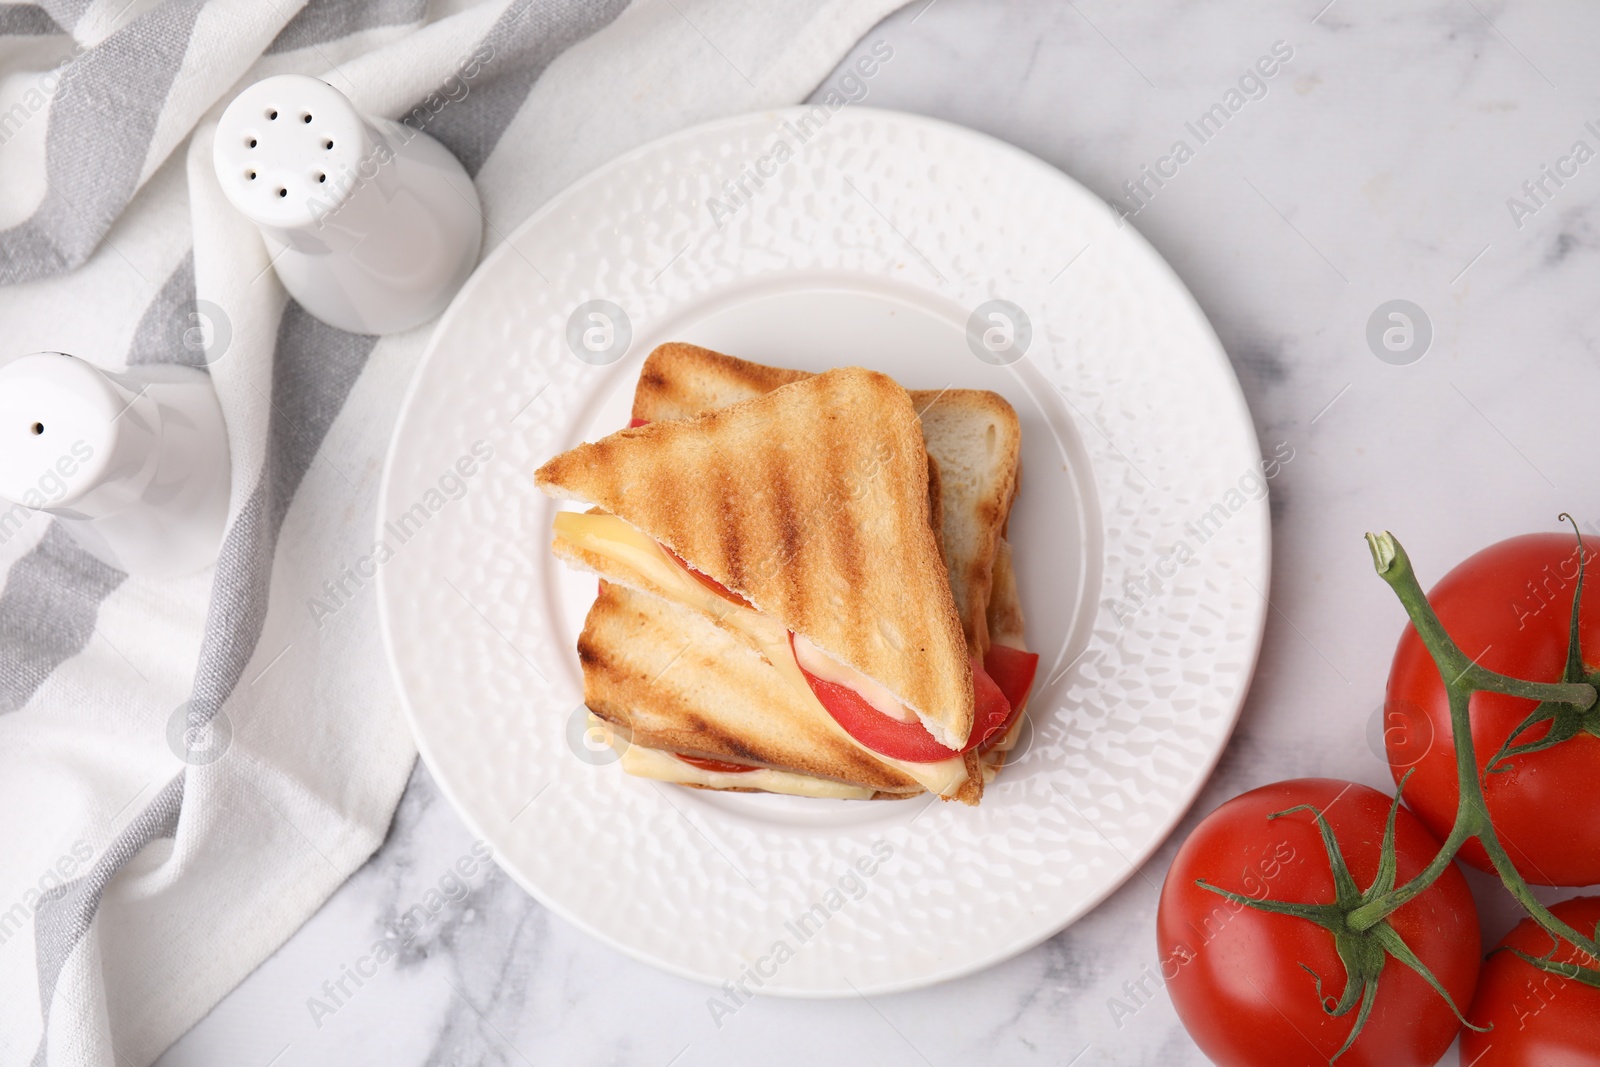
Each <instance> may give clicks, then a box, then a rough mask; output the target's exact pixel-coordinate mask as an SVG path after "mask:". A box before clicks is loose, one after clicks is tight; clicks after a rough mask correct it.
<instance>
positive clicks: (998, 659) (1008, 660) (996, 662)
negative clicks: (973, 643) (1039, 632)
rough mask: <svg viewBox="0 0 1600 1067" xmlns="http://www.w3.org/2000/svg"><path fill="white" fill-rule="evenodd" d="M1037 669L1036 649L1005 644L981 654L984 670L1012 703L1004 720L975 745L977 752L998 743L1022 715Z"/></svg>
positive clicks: (1009, 702) (990, 647) (991, 647)
mask: <svg viewBox="0 0 1600 1067" xmlns="http://www.w3.org/2000/svg"><path fill="white" fill-rule="evenodd" d="M1038 670H1039V655H1038V653H1036V652H1024V651H1022V650H1021V649H1019V648H1011V647H1009V646H1006V645H990V646H989V651H988V653H986V654H985V655H984V657H983V672H984V673H985V674H987V675H988V676H989V677H990V678H992V679H994V684H995V685H997V686H999V687H1000V692H1001V693H1002V694H1003V695H1004V696H1005V698H1006V703H1007V704H1009V705H1011V714H1010V715H1008V716H1006V721H1005V724H1004V725H1003V726H1001V727H1000V729H998V730H996V731H994V732H993V733H992V734H990V735H989V736H988V737H987V738H985V739H984V740H983V741H982V742H981V743H980V744H979V745H978V751H979V752H987V751H989V749H991V748H993V747H994V746H995V745H998V744H999V743H1000V742H1001V741H1002V740H1004V739H1005V736H1006V734H1007V733H1008V732H1010V730H1011V727H1012V726H1013V725H1014V724H1015V723H1016V721H1017V719H1018V718H1020V717H1021V715H1022V710H1023V708H1025V707H1027V704H1028V694H1029V693H1030V692H1031V691H1032V690H1033V676H1034V674H1036V673H1037V672H1038ZM969 747H970V746H969Z"/></svg>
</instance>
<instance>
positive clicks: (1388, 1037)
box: [1157, 778, 1479, 1067]
mask: <svg viewBox="0 0 1600 1067" xmlns="http://www.w3.org/2000/svg"><path fill="white" fill-rule="evenodd" d="M1391 803H1392V801H1391V799H1390V798H1389V797H1386V796H1384V795H1383V794H1382V793H1380V792H1378V791H1377V790H1375V789H1370V788H1368V787H1366V786H1364V785H1357V784H1355V783H1352V782H1341V781H1334V780H1329V779H1319V778H1307V779H1300V780H1296V781H1289V782H1280V783H1278V784H1276V785H1269V786H1265V787H1263V788H1260V789H1256V790H1253V791H1252V792H1249V793H1245V794H1244V795H1243V796H1239V797H1235V798H1234V799H1233V800H1230V801H1228V802H1227V803H1226V804H1224V805H1222V806H1221V807H1220V808H1218V809H1217V810H1216V811H1214V812H1212V813H1211V814H1210V815H1208V816H1207V817H1206V818H1205V819H1204V820H1203V821H1202V822H1201V823H1200V825H1199V826H1198V827H1196V828H1195V831H1194V832H1193V833H1192V834H1190V836H1189V839H1188V840H1187V841H1185V842H1184V844H1183V847H1182V848H1181V849H1179V850H1178V855H1177V857H1176V858H1175V859H1174V860H1173V863H1172V868H1171V870H1170V871H1169V872H1168V874H1167V881H1166V884H1165V885H1164V886H1163V887H1162V890H1161V903H1160V908H1159V912H1158V916H1157V938H1158V942H1159V944H1158V947H1159V950H1160V954H1161V973H1162V977H1163V978H1165V979H1166V982H1167V989H1168V992H1169V993H1170V994H1171V997H1172V1003H1173V1005H1174V1006H1175V1007H1176V1008H1177V1011H1178V1016H1179V1018H1181V1019H1182V1020H1183V1024H1184V1026H1185V1027H1186V1028H1187V1029H1188V1031H1189V1033H1190V1035H1191V1036H1193V1038H1194V1040H1195V1042H1196V1043H1197V1044H1198V1045H1199V1046H1200V1048H1201V1050H1202V1051H1204V1052H1205V1054H1206V1055H1207V1056H1209V1057H1210V1058H1211V1059H1212V1061H1213V1062H1215V1063H1217V1064H1219V1065H1220V1067H1301V1065H1304V1067H1327V1064H1328V1062H1329V1060H1330V1058H1332V1057H1333V1056H1334V1055H1335V1054H1336V1053H1338V1052H1339V1049H1340V1048H1341V1047H1342V1046H1343V1045H1344V1043H1345V1041H1346V1039H1347V1038H1348V1037H1349V1035H1350V1033H1351V1029H1352V1027H1353V1026H1354V1025H1355V1022H1356V1018H1357V1013H1356V1012H1355V1011H1351V1012H1349V1013H1348V1014H1345V1015H1342V1016H1337V1017H1336V1016H1333V1015H1331V1014H1329V1012H1328V1010H1327V1008H1326V1007H1325V1005H1324V999H1326V1000H1327V1005H1328V1006H1331V1005H1333V1004H1335V1003H1336V1002H1337V1001H1338V999H1339V998H1340V997H1341V995H1342V994H1343V992H1344V988H1345V984H1346V977H1347V976H1346V972H1345V968H1344V964H1343V963H1342V961H1341V960H1340V957H1339V954H1338V952H1337V949H1336V946H1335V940H1334V936H1333V934H1332V933H1330V932H1329V931H1328V930H1327V929H1325V928H1323V927H1322V926H1319V925H1317V924H1316V923H1315V922H1312V921H1309V920H1307V919H1304V918H1301V917H1298V916H1292V915H1280V914H1270V913H1267V912H1263V911H1258V910H1256V909H1255V908H1252V907H1248V906H1246V905H1244V904H1242V903H1238V902H1234V901H1229V900H1227V899H1225V898H1223V897H1221V896H1218V895H1217V894H1216V893H1213V892H1211V891H1209V890H1207V889H1205V888H1202V887H1201V886H1199V885H1197V884H1196V882H1197V880H1204V881H1206V882H1207V883H1209V884H1210V885H1213V886H1216V887H1218V888H1221V889H1226V890H1230V891H1232V892H1234V893H1236V894H1242V895H1244V896H1248V897H1250V898H1252V899H1254V900H1256V901H1262V900H1274V901H1288V902H1293V903H1310V904H1333V903H1335V902H1336V897H1335V881H1334V875H1333V870H1332V866H1331V863H1330V860H1329V856H1328V852H1327V850H1326V849H1325V847H1324V845H1323V842H1322V837H1321V834H1320V831H1319V829H1318V826H1317V822H1316V819H1315V818H1314V817H1313V815H1312V814H1311V813H1310V812H1296V813H1294V814H1289V815H1284V816H1282V817H1281V818H1277V819H1273V820H1269V819H1268V816H1269V815H1273V814H1274V813H1277V812H1282V811H1285V810H1287V809H1289V808H1293V807H1296V806H1298V805H1302V804H1303V805H1309V806H1310V807H1311V808H1313V809H1314V810H1316V811H1319V812H1321V813H1322V814H1323V818H1324V819H1325V820H1326V821H1327V823H1328V825H1329V826H1330V827H1331V828H1332V830H1333V833H1334V836H1335V837H1336V839H1337V840H1338V843H1339V846H1340V852H1341V853H1342V855H1343V857H1344V860H1345V863H1346V864H1347V866H1348V868H1349V871H1350V874H1351V875H1352V877H1353V878H1354V880H1355V882H1356V884H1357V885H1358V887H1359V888H1360V889H1362V890H1365V889H1367V888H1368V887H1369V886H1370V885H1372V883H1373V882H1374V880H1375V879H1376V877H1377V874H1378V867H1379V858H1380V853H1381V848H1382V843H1383V837H1384V828H1385V823H1386V820H1387V818H1388V814H1389V810H1390V806H1391ZM1439 848H1440V845H1439V842H1438V841H1437V840H1436V839H1435V838H1434V837H1433V835H1432V834H1430V833H1429V832H1428V830H1427V828H1426V827H1425V826H1423V825H1422V823H1421V822H1419V821H1418V820H1417V819H1416V818H1415V817H1413V816H1412V815H1411V814H1410V812H1408V811H1406V810H1405V809H1404V808H1402V809H1400V811H1399V812H1398V817H1397V819H1396V823H1395V855H1396V864H1397V874H1398V878H1399V881H1400V883H1401V884H1403V883H1405V882H1406V881H1408V880H1409V879H1411V878H1412V877H1413V876H1415V875H1416V874H1417V873H1418V872H1419V871H1421V870H1422V868H1424V867H1425V866H1427V864H1428V863H1429V861H1431V860H1432V859H1433V858H1434V857H1435V856H1436V855H1437V854H1438V852H1439ZM1387 921H1388V924H1389V926H1390V927H1392V928H1393V930H1394V932H1395V933H1397V934H1399V936H1400V938H1401V939H1402V940H1403V941H1404V942H1405V943H1406V945H1408V946H1409V947H1410V948H1411V950H1412V951H1413V952H1415V954H1416V956H1417V957H1418V958H1419V959H1420V960H1421V962H1422V963H1423V964H1424V965H1426V966H1427V967H1428V968H1429V970H1431V971H1432V973H1433V974H1434V976H1435V977H1436V978H1437V979H1438V980H1439V982H1440V983H1441V984H1442V985H1443V987H1444V988H1445V990H1446V991H1447V992H1448V993H1449V994H1450V997H1451V999H1452V1000H1453V1001H1454V1003H1455V1005H1456V1006H1457V1007H1459V1008H1461V1009H1462V1010H1465V1008H1466V1006H1467V1004H1468V1003H1469V1002H1470V1001H1471V999H1472V991H1473V987H1474V986H1475V984H1476V982H1477V978H1478V966H1479V955H1478V954H1479V938H1478V917H1477V912H1476V910H1475V909H1474V907H1473V902H1472V895H1471V893H1470V892H1469V891H1468V889H1467V883H1466V879H1465V878H1463V877H1462V875H1461V872H1460V871H1459V870H1457V869H1456V868H1455V867H1454V866H1453V865H1452V866H1451V867H1449V868H1448V869H1447V870H1446V871H1445V872H1444V875H1443V876H1442V877H1440V878H1439V880H1438V881H1437V882H1435V883H1433V885H1431V886H1429V887H1428V889H1427V890H1426V891H1425V892H1423V893H1422V894H1421V895H1420V896H1418V897H1417V898H1416V899H1415V900H1413V901H1411V902H1410V903H1408V904H1406V905H1405V906H1403V907H1401V908H1400V909H1399V910H1397V911H1395V912H1394V913H1393V914H1392V915H1390V916H1389V918H1388V920H1387ZM1319 976H1320V979H1321V995H1320V996H1319V994H1318V988H1317V982H1318V977H1319ZM1459 1025H1460V1024H1459V1023H1458V1021H1457V1018H1456V1014H1455V1011H1454V1010H1453V1009H1452V1007H1451V1006H1450V1004H1449V1003H1447V1002H1446V1001H1445V1000H1444V998H1442V997H1441V996H1440V995H1439V994H1438V993H1437V992H1435V991H1434V990H1433V989H1432V988H1431V987H1430V986H1429V985H1428V984H1427V982H1426V981H1425V980H1424V979H1423V978H1422V977H1421V976H1420V975H1419V974H1417V972H1416V971H1414V970H1412V969H1411V968H1409V967H1407V966H1405V965H1404V964H1402V963H1401V962H1399V961H1398V960H1396V959H1393V958H1386V959H1385V962H1384V964H1383V969H1382V971H1381V974H1380V976H1379V979H1378V983H1377V992H1376V999H1375V1000H1374V1002H1373V1008H1372V1013H1371V1015H1370V1017H1369V1018H1368V1019H1367V1022H1366V1025H1365V1027H1364V1028H1363V1029H1362V1031H1361V1034H1360V1036H1359V1037H1358V1038H1357V1039H1356V1041H1355V1043H1354V1044H1353V1045H1351V1046H1350V1048H1349V1049H1348V1050H1347V1051H1346V1052H1345V1053H1344V1054H1343V1056H1341V1057H1340V1058H1339V1060H1338V1063H1339V1065H1341V1067H1425V1065H1428V1064H1433V1063H1435V1062H1437V1061H1438V1059H1439V1058H1440V1057H1441V1056H1443V1055H1444V1053H1445V1052H1446V1050H1447V1049H1449V1047H1450V1043H1451V1042H1452V1041H1453V1040H1455V1036H1456V1031H1457V1030H1458V1029H1459Z"/></svg>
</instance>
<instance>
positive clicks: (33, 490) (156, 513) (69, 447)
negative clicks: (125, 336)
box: [0, 352, 231, 578]
mask: <svg viewBox="0 0 1600 1067" xmlns="http://www.w3.org/2000/svg"><path fill="white" fill-rule="evenodd" d="M230 481H231V469H230V466H229V453H228V434H227V428H226V426H225V424H224V423H223V419H222V409H221V407H220V406H219V405H218V403H217V396H216V392H215V390H214V389H213V388H212V386H211V381H210V377H209V376H208V375H207V374H206V373H205V372H203V371H200V370H197V369H195V368H193V367H184V366H148V367H138V368H132V369H130V370H129V371H127V372H125V373H120V374H114V373H110V372H107V371H102V370H100V369H98V368H96V367H95V366H93V365H92V364H90V363H87V362H85V361H84V360H81V359H78V358H76V357H75V356H69V355H66V354H65V353H62V352H35V353H33V354H32V355H27V356H20V357H13V358H11V359H9V360H6V359H0V504H3V503H4V502H7V501H9V502H10V504H11V505H21V506H22V507H24V508H28V509H31V510H34V511H42V512H46V513H48V514H50V515H54V516H56V517H57V518H59V519H61V520H62V522H63V524H64V525H65V526H66V528H67V529H68V530H69V531H70V532H71V533H72V535H73V537H74V538H75V539H76V540H77V541H78V542H79V543H80V544H82V545H83V546H84V547H85V548H86V549H88V550H89V551H90V552H92V553H93V554H94V555H96V556H98V557H99V558H100V559H102V560H104V561H105V562H107V563H109V564H111V565H112V566H114V567H118V568H120V569H122V570H124V571H126V572H128V573H129V574H132V575H137V576H141V577H152V578H171V577H180V576H182V575H185V574H191V573H193V572H195V571H198V570H201V569H202V568H204V567H207V566H209V565H210V564H211V563H212V562H213V561H215V559H216V558H217V551H218V549H219V548H220V547H221V544H222V535H223V528H224V527H225V525H226V523H227V518H228V491H229V487H230Z"/></svg>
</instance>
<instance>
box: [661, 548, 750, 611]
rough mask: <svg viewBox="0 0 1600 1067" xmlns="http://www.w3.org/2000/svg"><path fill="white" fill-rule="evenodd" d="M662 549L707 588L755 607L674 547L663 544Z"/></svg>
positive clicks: (730, 599) (747, 605)
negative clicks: (679, 553) (693, 563)
mask: <svg viewBox="0 0 1600 1067" xmlns="http://www.w3.org/2000/svg"><path fill="white" fill-rule="evenodd" d="M657 543H658V544H659V542H657ZM661 551H663V552H665V553H666V554H667V555H668V556H669V557H670V558H671V559H672V561H673V562H674V563H676V564H677V565H678V566H680V567H682V568H683V569H684V570H686V571H688V572H689V573H690V574H691V575H693V576H694V577H695V578H696V579H697V580H699V582H700V584H701V585H703V586H705V587H706V588H707V589H709V590H711V591H712V592H713V593H715V594H717V595H718V596H720V597H721V598H722V599H724V600H727V601H731V602H733V603H735V604H738V605H739V606H740V607H741V608H753V607H755V605H754V604H752V603H750V601H748V600H746V599H745V598H744V597H742V596H740V595H739V594H738V593H735V592H734V591H733V590H732V589H729V588H728V587H727V586H725V585H723V584H722V583H721V582H719V581H717V580H716V579H715V578H713V577H711V576H710V575H709V574H701V573H700V572H699V571H697V570H695V569H694V568H693V567H691V566H690V565H689V561H688V560H686V559H684V558H683V557H682V556H680V555H678V554H677V553H676V552H674V551H672V549H670V548H668V547H667V546H666V545H662V546H661Z"/></svg>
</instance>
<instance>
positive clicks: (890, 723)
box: [789, 634, 1011, 763]
mask: <svg viewBox="0 0 1600 1067" xmlns="http://www.w3.org/2000/svg"><path fill="white" fill-rule="evenodd" d="M789 646H790V648H791V650H792V649H793V647H794V635H793V634H790V635H789ZM795 666H797V667H799V666H800V660H799V659H798V658H796V659H795ZM800 673H801V674H803V675H805V678H806V683H807V684H808V685H810V686H811V691H812V692H813V693H815V694H816V696H817V700H818V701H819V702H820V703H821V704H822V706H823V708H824V709H825V710H826V711H827V713H828V714H829V715H831V716H832V717H833V721H834V722H836V723H838V724H839V726H840V728H841V729H843V730H844V732H845V733H847V734H849V735H850V736H851V737H853V738H855V739H856V740H857V741H859V742H861V743H862V744H863V745H865V746H866V747H867V748H870V749H871V750H872V751H874V752H876V753H878V754H880V755H884V756H888V757H889V758H890V759H897V760H904V761H905V762H907V763H937V762H938V761H940V760H946V759H951V758H953V757H956V756H959V755H961V754H962V753H964V752H970V751H971V750H973V749H975V748H977V747H978V746H980V745H982V744H983V743H984V742H985V741H987V740H989V738H990V737H998V736H1000V735H1001V734H1002V732H1003V731H1004V729H1005V728H1006V725H1007V723H1008V722H1009V721H1010V720H1011V705H1010V704H1009V703H1008V702H1007V701H1006V697H1005V694H1004V693H1003V692H1001V691H1000V687H999V686H998V685H996V684H995V682H994V679H992V678H990V677H989V675H988V674H987V673H985V672H984V669H983V664H981V663H979V662H978V661H977V659H976V658H974V659H973V661H972V695H973V702H974V708H973V719H972V733H971V734H969V735H968V736H967V743H966V745H964V746H963V747H962V748H960V749H954V748H946V747H945V746H943V745H941V744H940V743H939V742H938V741H935V740H934V738H933V735H932V734H930V733H929V732H928V730H927V728H926V727H925V726H923V725H922V724H921V723H920V722H901V721H900V720H898V719H894V718H891V717H889V716H888V715H885V714H884V713H883V712H881V711H879V710H878V709H877V708H875V707H873V706H872V705H871V704H869V703H867V701H866V698H865V697H863V696H862V695H861V694H860V693H857V692H856V691H855V690H854V689H851V688H850V687H849V686H844V685H840V684H838V683H837V682H829V681H826V680H824V679H822V678H818V677H817V676H816V675H814V674H812V673H811V672H810V671H808V670H806V669H805V668H804V667H800Z"/></svg>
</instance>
